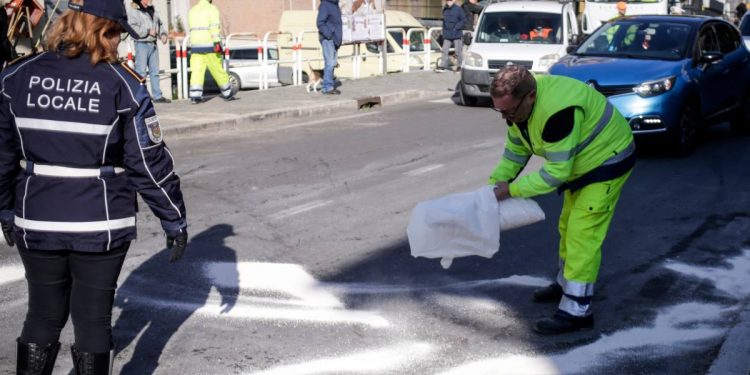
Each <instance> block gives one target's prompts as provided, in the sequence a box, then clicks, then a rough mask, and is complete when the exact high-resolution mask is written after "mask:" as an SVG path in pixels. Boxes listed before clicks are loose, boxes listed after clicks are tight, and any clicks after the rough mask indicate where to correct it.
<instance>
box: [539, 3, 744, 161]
mask: <svg viewBox="0 0 750 375" xmlns="http://www.w3.org/2000/svg"><path fill="white" fill-rule="evenodd" d="M550 73H551V74H559V75H564V76H569V77H573V78H576V79H578V80H580V81H583V82H586V83H588V84H589V85H590V86H591V87H594V88H595V89H597V90H598V91H599V92H601V93H602V94H604V95H605V96H607V97H608V99H609V101H610V102H611V103H612V104H613V105H614V106H615V107H616V108H617V109H618V110H619V111H620V113H622V114H623V115H624V116H625V117H626V118H627V119H628V121H629V122H630V126H631V127H632V129H633V133H634V134H635V135H636V136H649V135H661V136H666V137H667V139H668V140H669V141H670V143H671V145H672V146H673V148H674V150H675V151H676V152H678V153H680V154H687V153H689V152H690V151H692V149H693V147H694V146H695V143H696V139H697V134H698V131H699V130H700V129H701V127H702V126H704V125H707V124H714V123H717V122H721V121H725V120H728V121H730V124H731V127H732V129H733V130H734V131H738V132H743V131H746V130H747V129H748V121H747V115H748V102H749V101H750V86H748V83H749V81H750V53H748V51H747V49H745V48H744V46H743V44H742V41H741V39H740V34H739V32H738V30H737V29H736V28H735V27H734V26H733V25H731V24H730V23H728V22H726V21H723V20H721V19H718V18H708V17H700V16H667V15H664V16H629V17H623V18H619V19H615V20H612V21H609V22H607V23H605V24H604V25H602V26H601V27H600V28H598V29H597V30H596V31H594V33H593V34H591V35H590V36H589V37H588V38H587V39H586V40H585V41H584V42H583V43H582V44H581V45H580V46H579V47H577V48H571V52H570V54H569V55H568V56H566V57H563V58H562V59H560V61H559V62H558V63H557V64H555V65H554V66H552V68H551V69H550Z"/></svg>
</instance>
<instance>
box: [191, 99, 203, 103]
mask: <svg viewBox="0 0 750 375" xmlns="http://www.w3.org/2000/svg"><path fill="white" fill-rule="evenodd" d="M202 102H203V98H190V103H191V104H200V103H202Z"/></svg>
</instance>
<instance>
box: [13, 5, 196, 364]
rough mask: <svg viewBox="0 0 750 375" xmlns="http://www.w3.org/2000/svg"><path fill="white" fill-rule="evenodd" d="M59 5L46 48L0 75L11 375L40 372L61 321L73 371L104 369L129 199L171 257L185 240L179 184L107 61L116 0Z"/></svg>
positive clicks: (140, 91) (145, 109)
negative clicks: (13, 267) (148, 215)
mask: <svg viewBox="0 0 750 375" xmlns="http://www.w3.org/2000/svg"><path fill="white" fill-rule="evenodd" d="M83 1H84V0H71V1H70V3H69V5H68V7H69V9H68V10H66V11H65V12H64V13H63V14H62V15H61V16H60V17H58V18H57V20H56V21H55V23H54V25H53V26H52V30H51V31H50V32H49V33H48V34H47V41H46V52H43V53H40V54H33V55H29V56H28V57H26V58H24V59H21V60H18V61H16V62H15V63H14V64H11V65H10V66H9V67H8V68H6V69H5V70H4V71H3V72H2V74H1V75H0V92H1V93H2V95H0V224H2V231H3V235H4V236H5V240H6V242H7V243H8V245H9V246H13V245H15V244H17V246H18V252H19V253H20V256H21V260H22V261H23V265H24V268H25V270H26V281H27V285H28V296H29V297H28V298H29V301H28V310H27V313H26V320H25V321H24V324H23V329H22V331H21V335H20V337H19V338H18V339H17V340H16V342H17V350H18V352H17V364H16V367H17V370H16V371H17V373H18V374H42V375H49V374H51V373H52V369H53V367H54V363H55V359H56V357H57V353H58V350H59V348H60V343H59V342H58V340H59V338H60V331H61V330H62V329H63V327H64V326H65V324H66V323H67V320H68V316H70V317H71V318H72V321H73V326H74V336H75V344H74V345H73V346H72V347H71V354H72V355H73V365H74V369H75V373H76V374H78V375H81V374H86V375H89V374H90V375H99V374H110V373H111V365H112V348H113V342H112V324H111V319H112V304H113V301H114V296H115V289H116V288H117V278H118V276H119V274H120V270H121V269H122V265H123V262H124V260H125V255H126V254H127V251H128V248H129V246H130V242H131V241H132V240H134V239H135V238H136V211H137V200H136V192H138V193H140V195H141V197H142V198H143V201H144V202H146V204H148V206H149V207H150V208H151V210H152V211H153V212H154V214H155V215H156V216H157V217H158V218H159V219H160V220H161V225H162V228H163V229H164V231H165V232H166V242H167V248H171V249H172V253H171V255H172V257H171V258H172V260H173V261H174V260H177V259H179V258H180V257H181V256H182V253H183V251H184V250H185V247H186V245H187V238H188V236H187V221H186V216H185V204H184V202H183V198H182V192H181V189H180V179H179V178H178V176H177V174H176V173H175V172H174V169H173V160H172V155H171V153H170V151H169V150H168V149H167V146H166V145H165V144H164V140H163V136H162V133H161V128H160V126H159V118H158V117H157V116H156V113H155V112H154V106H153V104H152V101H151V99H150V98H149V94H148V91H147V90H146V87H145V86H144V84H143V83H144V79H143V78H142V77H141V76H139V75H138V74H137V73H136V72H135V71H133V70H132V69H130V68H128V66H127V65H125V64H117V60H118V56H117V46H118V44H119V43H120V36H121V33H123V32H124V31H127V32H128V33H129V34H131V35H134V34H135V32H134V31H133V30H132V29H131V28H130V27H129V25H128V24H127V17H126V13H125V7H124V4H123V2H122V1H112V0H85V3H84V2H83Z"/></svg>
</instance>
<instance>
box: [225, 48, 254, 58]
mask: <svg viewBox="0 0 750 375" xmlns="http://www.w3.org/2000/svg"><path fill="white" fill-rule="evenodd" d="M229 58H231V59H232V60H257V59H258V50H257V49H256V48H243V49H230V50H229Z"/></svg>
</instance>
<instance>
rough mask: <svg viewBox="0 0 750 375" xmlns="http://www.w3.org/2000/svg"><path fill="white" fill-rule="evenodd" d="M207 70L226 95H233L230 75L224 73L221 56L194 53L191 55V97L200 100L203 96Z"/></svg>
mask: <svg viewBox="0 0 750 375" xmlns="http://www.w3.org/2000/svg"><path fill="white" fill-rule="evenodd" d="M206 68H208V71H209V72H210V73H211V75H212V76H213V77H214V81H216V84H217V85H218V86H219V89H221V91H222V95H224V96H228V94H226V95H225V91H227V90H229V93H231V85H230V83H229V74H227V72H225V71H224V67H223V66H222V61H221V56H220V55H219V54H218V53H193V54H191V55H190V70H191V74H190V97H191V98H200V97H202V96H203V82H204V81H205V79H206Z"/></svg>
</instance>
